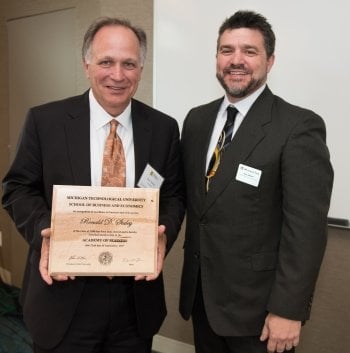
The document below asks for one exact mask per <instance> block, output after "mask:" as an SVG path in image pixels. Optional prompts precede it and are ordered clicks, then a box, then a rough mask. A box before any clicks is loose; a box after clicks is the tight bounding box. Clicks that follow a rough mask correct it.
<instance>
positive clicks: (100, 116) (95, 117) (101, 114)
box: [89, 89, 132, 130]
mask: <svg viewBox="0 0 350 353" xmlns="http://www.w3.org/2000/svg"><path fill="white" fill-rule="evenodd" d="M89 102H90V121H91V123H92V125H93V127H94V129H95V130H98V129H100V128H102V127H103V126H105V125H106V124H108V123H109V122H110V121H111V120H112V119H115V120H117V121H118V122H119V123H120V125H121V126H123V128H125V129H131V128H132V122H131V101H130V102H129V104H128V106H127V107H126V108H125V110H124V111H123V112H122V113H121V114H119V115H118V116H117V117H115V116H112V115H110V114H108V113H107V112H106V111H105V110H104V109H103V108H102V106H101V105H100V103H98V102H97V100H96V98H95V96H94V94H93V93H92V90H91V89H90V91H89Z"/></svg>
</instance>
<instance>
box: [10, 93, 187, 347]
mask: <svg viewBox="0 0 350 353" xmlns="http://www.w3.org/2000/svg"><path fill="white" fill-rule="evenodd" d="M131 114H132V124H133V134H134V150H135V183H137V181H138V180H139V178H140V176H141V174H142V172H143V170H144V168H145V166H146V164H147V163H149V164H150V165H151V166H152V167H153V168H155V169H156V170H157V171H158V172H159V173H160V174H161V175H162V176H163V177H164V178H165V181H164V183H163V185H162V187H161V190H160V214H159V222H160V224H164V225H165V226H166V234H167V240H168V242H167V250H169V249H170V247H171V246H172V244H173V242H174V241H175V239H176V237H177V234H178V231H179V228H180V225H181V222H182V219H183V214H184V203H183V190H182V189H183V186H182V185H183V183H182V172H181V164H180V153H179V132H178V126H177V123H176V121H175V120H174V119H172V118H170V117H169V116H167V115H165V114H163V113H161V112H159V111H157V110H155V109H152V108H151V107H149V106H146V105H145V104H143V103H141V102H139V101H136V100H133V101H132V107H131ZM54 184H62V185H91V173H90V113H89V99H88V93H87V92H86V93H85V94H84V95H82V96H77V97H72V98H69V99H65V100H62V101H58V102H53V103H48V104H45V105H42V106H39V107H35V108H32V109H30V111H29V113H28V115H27V119H26V121H25V125H24V128H23V131H22V134H21V137H20V140H19V144H18V150H17V153H16V157H15V159H14V161H13V164H12V166H11V168H10V170H9V172H8V174H7V175H6V176H5V178H4V180H3V186H4V195H3V205H4V207H5V208H6V210H7V211H8V212H9V214H10V216H11V217H12V219H13V220H14V222H15V224H16V226H17V228H18V230H19V232H20V233H21V234H22V235H23V237H24V238H25V239H26V240H27V242H28V243H29V246H30V250H29V255H28V261H27V266H26V271H25V276H24V282H23V288H22V304H23V310H24V320H25V322H26V324H27V326H28V329H29V331H30V333H31V335H32V337H33V339H34V341H35V342H36V343H37V344H39V345H40V346H42V347H44V348H47V349H49V348H50V347H53V346H55V345H56V344H57V343H58V342H59V341H60V340H61V338H62V336H63V335H64V333H65V331H66V330H67V328H68V325H69V323H70V321H71V319H72V316H73V315H74V312H75V308H76V306H77V303H78V302H79V298H80V295H81V293H82V290H83V288H84V283H85V281H84V278H82V279H79V280H75V281H68V282H54V284H53V285H52V286H48V285H46V284H45V283H44V282H43V280H42V279H41V276H40V273H39V269H38V264H39V260H40V249H41V235H40V232H41V230H42V229H44V228H47V227H50V217H51V215H50V209H51V202H52V186H53V185H54ZM134 291H135V302H136V309H137V317H138V326H139V331H140V334H141V335H143V336H145V337H149V336H152V335H154V334H155V333H156V332H157V331H158V329H159V327H160V325H161V323H162V321H163V319H164V317H165V315H166V307H165V300H164V288H163V279H162V276H160V277H159V278H158V279H157V280H155V281H150V282H145V281H140V282H137V283H135V284H134Z"/></svg>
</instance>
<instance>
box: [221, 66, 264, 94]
mask: <svg viewBox="0 0 350 353" xmlns="http://www.w3.org/2000/svg"><path fill="white" fill-rule="evenodd" d="M237 69H238V70H242V71H244V73H245V74H251V72H248V71H247V70H245V69H244V68H242V66H234V65H232V66H230V67H229V68H227V69H225V70H224V72H223V74H220V73H219V72H217V73H216V78H217V79H218V81H219V82H220V84H221V86H222V87H223V89H224V90H225V92H226V93H227V95H228V96H231V97H232V98H244V97H247V96H248V95H250V94H251V93H253V92H254V91H256V90H257V89H258V88H259V87H261V86H262V85H263V84H264V83H265V81H266V75H265V76H264V77H261V78H260V79H259V78H258V79H255V78H251V80H250V81H249V82H248V83H247V84H245V85H243V86H241V85H235V84H234V85H233V86H231V87H229V86H228V85H227V84H226V82H225V77H226V76H228V75H230V71H231V70H237Z"/></svg>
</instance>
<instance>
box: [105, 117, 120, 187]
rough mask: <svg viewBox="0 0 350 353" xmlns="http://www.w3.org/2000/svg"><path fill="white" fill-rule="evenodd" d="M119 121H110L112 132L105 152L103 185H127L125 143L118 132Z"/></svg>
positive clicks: (108, 137)
mask: <svg viewBox="0 0 350 353" xmlns="http://www.w3.org/2000/svg"><path fill="white" fill-rule="evenodd" d="M117 126H118V122H117V121H116V120H114V119H113V120H111V121H110V132H109V135H108V136H107V140H106V143H105V149H104V152H103V164H102V179H101V185H102V186H119V187H123V186H125V173H126V168H125V156H124V149H123V144H122V141H121V139H120V137H119V136H118V134H117Z"/></svg>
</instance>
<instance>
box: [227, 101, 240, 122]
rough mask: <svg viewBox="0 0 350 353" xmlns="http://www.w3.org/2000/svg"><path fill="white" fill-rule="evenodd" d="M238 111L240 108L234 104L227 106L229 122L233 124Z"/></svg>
mask: <svg viewBox="0 0 350 353" xmlns="http://www.w3.org/2000/svg"><path fill="white" fill-rule="evenodd" d="M237 113H238V110H237V109H236V108H235V107H234V106H232V105H229V106H228V107H227V122H228V123H229V124H233V122H234V120H235V118H236V115H237Z"/></svg>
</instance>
